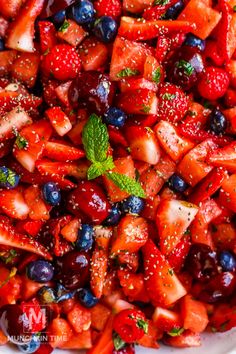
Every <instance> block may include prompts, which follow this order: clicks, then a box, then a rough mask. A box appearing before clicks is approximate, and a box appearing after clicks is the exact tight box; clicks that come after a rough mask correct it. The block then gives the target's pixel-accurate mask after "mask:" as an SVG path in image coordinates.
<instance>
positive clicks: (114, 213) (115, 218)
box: [104, 204, 121, 226]
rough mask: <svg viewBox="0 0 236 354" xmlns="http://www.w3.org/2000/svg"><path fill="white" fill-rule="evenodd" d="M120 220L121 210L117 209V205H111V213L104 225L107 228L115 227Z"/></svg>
mask: <svg viewBox="0 0 236 354" xmlns="http://www.w3.org/2000/svg"><path fill="white" fill-rule="evenodd" d="M120 218H121V210H120V208H119V204H113V205H112V207H111V211H110V213H109V215H108V217H107V218H106V220H105V222H104V224H105V225H107V226H111V225H117V224H118V222H119V221H120Z"/></svg>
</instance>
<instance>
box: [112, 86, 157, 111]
mask: <svg viewBox="0 0 236 354" xmlns="http://www.w3.org/2000/svg"><path fill="white" fill-rule="evenodd" d="M157 103H158V102H157V96H156V93H155V92H153V91H149V90H147V89H139V90H137V91H128V92H125V93H121V94H120V95H118V98H117V106H118V107H119V108H121V109H122V110H123V111H124V112H125V113H128V114H142V115H143V114H144V115H146V114H157Z"/></svg>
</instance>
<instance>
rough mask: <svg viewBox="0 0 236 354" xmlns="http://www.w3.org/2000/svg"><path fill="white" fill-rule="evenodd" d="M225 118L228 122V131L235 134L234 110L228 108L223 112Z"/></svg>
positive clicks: (235, 112)
mask: <svg viewBox="0 0 236 354" xmlns="http://www.w3.org/2000/svg"><path fill="white" fill-rule="evenodd" d="M223 114H224V116H225V118H226V119H227V121H228V126H229V127H228V129H229V132H230V133H232V134H236V108H235V107H234V108H229V109H226V110H224V111H223Z"/></svg>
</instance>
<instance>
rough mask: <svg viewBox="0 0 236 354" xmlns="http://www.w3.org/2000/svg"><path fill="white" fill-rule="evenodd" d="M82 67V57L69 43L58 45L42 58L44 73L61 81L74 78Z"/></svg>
mask: <svg viewBox="0 0 236 354" xmlns="http://www.w3.org/2000/svg"><path fill="white" fill-rule="evenodd" d="M80 69H81V60H80V57H79V55H78V54H77V52H76V51H75V48H73V47H72V46H70V45H69V44H58V45H56V46H55V47H53V48H52V49H51V50H50V52H49V53H48V54H47V55H45V56H44V57H43V60H42V70H43V74H44V75H46V76H48V77H51V76H52V77H53V78H55V79H57V80H61V81H65V80H70V79H74V78H75V77H76V75H77V74H78V72H79V71H80Z"/></svg>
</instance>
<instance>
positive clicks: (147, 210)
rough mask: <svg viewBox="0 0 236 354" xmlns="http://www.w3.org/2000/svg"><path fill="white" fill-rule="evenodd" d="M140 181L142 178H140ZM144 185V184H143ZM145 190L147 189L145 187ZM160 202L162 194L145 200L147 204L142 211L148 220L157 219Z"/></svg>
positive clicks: (142, 214)
mask: <svg viewBox="0 0 236 354" xmlns="http://www.w3.org/2000/svg"><path fill="white" fill-rule="evenodd" d="M139 181H140V179H139ZM142 186H143V185H142ZM144 191H145V189H144ZM145 194H146V195H147V191H145ZM159 204H160V196H159V195H156V196H154V197H150V198H148V199H146V200H145V206H144V209H143V211H142V213H141V216H143V217H144V218H146V219H148V220H152V221H155V219H156V214H157V208H158V205H159Z"/></svg>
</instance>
